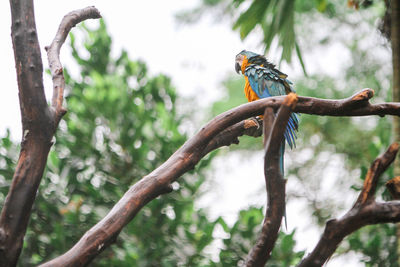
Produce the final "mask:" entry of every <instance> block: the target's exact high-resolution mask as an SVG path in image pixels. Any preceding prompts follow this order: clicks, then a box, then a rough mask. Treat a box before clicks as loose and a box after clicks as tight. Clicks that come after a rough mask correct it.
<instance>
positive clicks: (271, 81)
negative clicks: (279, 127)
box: [235, 50, 299, 176]
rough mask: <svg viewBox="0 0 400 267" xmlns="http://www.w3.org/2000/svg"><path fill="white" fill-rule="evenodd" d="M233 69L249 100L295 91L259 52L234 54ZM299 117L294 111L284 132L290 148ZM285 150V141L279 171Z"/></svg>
mask: <svg viewBox="0 0 400 267" xmlns="http://www.w3.org/2000/svg"><path fill="white" fill-rule="evenodd" d="M235 70H236V72H237V73H238V74H239V72H241V73H242V74H243V76H244V79H245V86H244V93H245V95H246V97H247V99H248V101H249V102H251V101H255V100H258V99H260V98H267V97H271V96H279V95H286V94H288V93H290V92H295V91H294V89H293V87H292V84H293V83H292V82H291V81H289V80H288V79H287V75H286V74H285V73H283V72H281V71H279V70H278V69H276V68H275V65H274V64H272V63H270V62H268V60H267V59H266V58H265V57H264V56H262V55H259V54H256V53H253V52H250V51H246V50H243V51H242V52H240V53H239V54H237V55H236V58H235ZM298 124H299V119H298V116H297V114H296V113H292V114H291V115H290V117H289V121H288V124H287V127H286V130H285V133H284V137H285V139H286V142H287V143H288V144H289V146H290V148H293V147H295V146H296V143H295V139H296V138H297V136H296V131H297V129H298ZM284 152H285V141H283V142H282V145H281V155H280V164H279V167H280V171H281V174H282V176H283V175H284V173H283V154H284Z"/></svg>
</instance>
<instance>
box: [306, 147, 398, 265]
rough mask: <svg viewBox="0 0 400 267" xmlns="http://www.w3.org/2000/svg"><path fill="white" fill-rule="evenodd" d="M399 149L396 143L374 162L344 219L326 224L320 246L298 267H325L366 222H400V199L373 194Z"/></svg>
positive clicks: (333, 220)
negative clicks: (377, 198)
mask: <svg viewBox="0 0 400 267" xmlns="http://www.w3.org/2000/svg"><path fill="white" fill-rule="evenodd" d="M398 150H399V145H398V144H397V143H393V144H392V145H391V146H390V147H389V148H388V150H387V151H386V152H385V153H384V154H383V155H382V156H381V157H379V158H377V159H376V160H375V161H374V162H373V163H372V165H371V167H370V168H369V170H368V173H367V176H366V178H365V182H364V186H363V189H362V191H361V192H360V194H359V197H358V199H357V201H356V203H355V204H354V206H353V207H352V208H351V209H350V210H349V211H348V212H347V213H346V214H345V215H344V216H343V217H342V218H340V219H332V220H329V221H328V222H327V223H326V226H325V230H324V233H323V234H322V237H321V239H320V240H319V242H318V244H317V246H316V247H315V248H314V250H313V251H312V252H311V253H310V254H308V255H307V256H306V257H305V258H304V259H303V260H302V261H301V263H300V264H299V265H298V266H299V267H306V266H307V267H313V266H315V267H317V266H322V265H323V264H324V263H325V262H326V261H327V260H328V259H329V257H330V256H331V255H332V254H333V253H334V252H335V250H336V249H337V247H338V246H339V244H340V242H342V240H343V239H344V238H345V237H346V236H347V235H349V234H351V233H352V232H354V231H356V230H358V229H360V228H361V227H363V226H365V225H368V224H377V223H387V222H399V221H400V201H389V202H384V203H377V202H375V199H374V197H373V194H374V193H375V189H376V184H377V181H378V179H379V177H380V175H381V174H382V173H383V172H384V171H385V170H386V169H387V168H388V167H389V165H390V164H391V163H392V162H393V160H394V159H395V157H396V154H397V152H398Z"/></svg>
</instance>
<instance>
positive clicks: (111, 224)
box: [42, 89, 400, 266]
mask: <svg viewBox="0 0 400 267" xmlns="http://www.w3.org/2000/svg"><path fill="white" fill-rule="evenodd" d="M371 92H373V90H371V89H366V90H363V91H362V92H360V93H358V94H356V95H354V96H352V97H350V98H348V99H343V100H325V99H317V98H310V97H298V103H297V106H296V107H295V108H294V110H293V111H295V112H302V113H307V114H317V115H330V116H366V115H397V116H400V103H384V104H378V105H371V104H369V103H368V99H369V98H370V97H372V96H371ZM365 95H366V96H367V97H365ZM372 95H373V94H372ZM283 100H284V97H283V96H279V97H270V98H266V99H261V100H258V101H254V102H250V103H246V104H243V105H241V106H239V107H236V108H234V109H231V110H229V111H226V112H224V113H222V114H220V115H218V116H216V117H215V118H214V119H213V120H211V121H210V122H209V123H207V124H206V125H205V126H204V127H202V128H201V130H200V131H199V132H198V133H197V134H196V135H195V136H193V137H192V138H190V139H189V140H188V141H186V143H185V144H183V146H182V147H180V148H179V149H178V150H177V151H176V152H175V153H174V154H173V155H172V156H171V157H170V158H169V159H168V160H167V161H166V162H164V163H163V164H162V165H161V166H159V167H158V168H157V169H155V170H154V171H152V172H151V173H150V174H148V175H146V176H145V177H143V178H142V179H141V180H140V181H138V182H137V183H136V184H134V185H133V186H132V187H131V188H130V189H129V190H128V191H127V192H126V193H125V194H124V196H123V197H122V198H121V199H120V200H119V201H118V203H116V205H115V206H114V207H113V208H112V209H111V211H110V212H109V213H108V214H107V216H106V217H105V218H103V219H102V220H100V221H99V222H98V223H97V224H96V225H95V226H93V227H92V228H91V229H90V230H88V231H87V232H86V233H85V234H84V235H83V236H82V238H81V239H80V240H79V241H78V242H77V243H76V244H75V245H74V246H73V247H72V248H71V249H70V250H68V251H67V252H66V253H64V254H63V255H61V256H59V257H57V258H55V259H53V260H51V261H49V262H47V263H44V264H43V265H42V266H83V265H86V264H88V263H89V262H90V261H91V260H92V259H93V258H94V257H95V256H96V255H98V254H100V253H101V252H102V251H103V250H104V249H105V248H107V247H108V246H109V245H111V244H112V243H113V242H114V241H115V239H116V238H117V236H118V234H119V232H120V231H121V230H122V228H123V227H124V226H125V225H126V224H128V223H129V222H130V221H131V220H132V219H133V218H134V217H135V216H136V214H137V213H138V212H139V210H140V209H141V208H142V207H143V206H144V205H146V204H147V203H148V202H150V201H151V200H153V199H154V198H156V197H158V196H159V195H161V194H163V193H165V192H169V191H170V185H171V183H172V182H174V181H175V180H177V179H178V178H179V177H180V176H181V175H183V174H184V173H186V172H187V171H189V170H191V169H193V168H194V166H195V165H196V164H197V163H198V162H199V161H200V160H201V158H202V157H204V156H205V155H206V153H205V152H207V153H208V152H210V151H211V150H212V149H216V148H218V147H220V146H222V145H229V144H231V143H232V142H227V143H223V142H217V139H218V137H217V136H218V134H220V133H221V132H223V131H224V130H225V129H227V128H228V127H231V126H232V125H234V124H237V123H239V122H241V121H242V120H244V119H247V118H249V117H253V116H257V115H261V114H262V113H263V112H264V110H265V109H266V108H267V107H271V108H273V109H275V110H277V109H278V108H279V107H280V105H281V104H282V102H283ZM352 108H354V109H352ZM239 132H241V131H239ZM231 138H233V137H232V136H231ZM233 139H234V138H233ZM233 139H232V140H233ZM213 142H214V144H212V145H211V143H213ZM209 144H210V145H209ZM104 229H107V231H104Z"/></svg>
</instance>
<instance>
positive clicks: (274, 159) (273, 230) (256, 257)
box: [245, 94, 297, 267]
mask: <svg viewBox="0 0 400 267" xmlns="http://www.w3.org/2000/svg"><path fill="white" fill-rule="evenodd" d="M296 103H297V96H296V95H295V94H289V95H288V96H287V97H286V98H285V101H284V102H283V104H282V106H281V108H280V109H279V112H278V114H277V116H276V118H275V115H274V111H273V109H272V108H266V109H265V113H264V138H265V140H266V141H265V156H264V177H265V185H266V190H267V196H268V200H267V210H266V213H265V220H264V223H263V226H262V229H261V233H260V235H259V237H258V239H257V241H256V244H255V245H254V246H253V248H252V249H251V251H250V252H249V254H248V255H247V258H246V262H245V266H249V267H250V266H264V265H265V263H266V262H267V261H268V259H269V258H270V256H271V252H272V249H273V248H274V246H275V242H276V240H277V238H278V233H279V228H280V226H281V222H282V217H283V215H284V213H285V185H286V181H285V179H284V178H283V176H282V175H283V174H282V173H281V171H280V167H279V164H280V154H281V151H280V147H281V145H282V142H283V141H284V138H283V133H284V132H285V129H286V126H287V122H288V120H289V117H290V114H291V110H292V108H294V107H295V106H296Z"/></svg>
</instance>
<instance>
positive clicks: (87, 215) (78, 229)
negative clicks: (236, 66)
mask: <svg viewBox="0 0 400 267" xmlns="http://www.w3.org/2000/svg"><path fill="white" fill-rule="evenodd" d="M75 32H76V33H77V34H76V35H73V34H71V35H70V38H71V47H72V54H73V56H74V59H75V61H76V63H77V65H78V67H79V74H80V75H79V76H78V77H74V78H73V77H71V76H70V74H69V72H68V70H67V69H65V70H64V74H65V77H66V83H67V88H66V90H67V91H66V102H67V107H68V113H67V114H66V116H65V117H64V118H63V120H62V121H61V123H60V126H59V130H58V131H57V136H56V142H55V145H54V147H53V148H52V150H51V152H50V154H49V158H48V163H47V168H46V170H45V173H44V177H43V179H42V182H41V185H40V189H39V192H38V195H37V198H36V201H35V204H34V207H33V210H32V216H31V220H30V224H29V228H28V230H27V233H26V236H25V242H24V247H23V251H22V254H21V257H20V261H19V264H18V265H19V266H24V267H25V266H35V265H37V264H39V263H41V262H44V261H47V260H50V259H51V258H54V257H56V256H58V255H60V254H61V253H63V252H65V251H66V250H68V249H69V248H70V247H72V245H73V244H74V243H75V242H77V241H78V240H79V238H80V237H81V236H82V235H83V234H84V233H85V232H86V231H87V230H88V229H89V228H90V227H92V226H93V225H94V224H95V223H96V222H98V221H99V220H100V219H102V218H103V217H104V216H105V215H106V214H107V212H108V211H109V210H110V209H111V208H112V207H113V205H114V204H115V203H116V202H117V201H118V200H119V199H120V198H121V197H122V195H123V194H124V192H125V191H127V190H128V188H129V187H130V186H131V185H132V184H134V183H135V182H136V181H138V180H139V179H140V178H141V177H142V176H144V175H146V174H147V173H149V172H151V171H152V170H153V169H155V168H156V167H157V166H159V165H160V164H161V163H163V162H164V161H165V160H166V159H167V158H168V157H169V156H170V155H171V154H172V153H173V152H174V151H175V150H176V149H177V148H178V147H179V146H181V145H182V144H183V142H184V141H185V140H186V139H187V136H186V135H185V134H183V133H181V132H180V131H179V130H178V128H179V126H180V123H181V121H182V119H183V117H182V116H181V115H178V112H177V110H176V105H175V102H176V100H177V97H178V96H177V94H176V92H175V89H174V87H173V86H172V84H171V81H170V79H169V78H168V77H166V76H165V75H162V74H159V75H155V76H149V75H148V74H147V72H148V71H147V66H146V64H145V63H144V62H141V61H132V60H131V59H130V58H129V56H128V54H127V52H126V51H122V52H121V53H120V55H119V56H118V57H117V58H115V59H114V58H112V57H111V56H110V54H111V45H112V40H111V38H110V36H109V35H108V33H107V30H106V26H105V24H104V21H102V20H101V21H100V25H99V27H98V28H96V29H94V30H92V29H88V28H87V27H86V26H84V25H83V26H80V27H78V29H77V30H75ZM79 37H80V38H82V39H83V40H82V41H83V43H84V45H83V48H82V47H80V48H79V49H78V45H77V43H78V41H77V39H78V38H79ZM79 42H81V41H79ZM18 149H19V147H18V146H17V145H16V144H14V143H13V142H12V141H11V140H10V133H9V132H7V134H6V136H4V137H3V138H1V139H0V203H1V205H2V204H3V202H4V199H5V196H6V194H7V191H8V188H9V185H10V182H11V179H12V175H13V171H14V167H15V164H16V161H17V155H18ZM211 159H212V156H209V157H206V158H205V159H203V160H202V161H201V162H200V164H198V166H197V167H196V169H195V170H194V171H192V172H191V173H189V174H186V175H185V177H184V179H180V180H179V183H177V182H176V183H174V184H173V186H174V189H175V190H174V192H172V193H170V194H168V195H163V196H161V197H159V198H157V199H155V200H153V201H152V202H150V203H149V204H148V205H146V206H145V207H143V208H142V210H141V211H140V212H139V213H138V214H137V216H136V217H135V219H134V220H133V221H132V222H131V223H130V224H128V225H127V226H126V227H125V228H124V229H123V231H122V232H121V233H120V235H119V237H118V238H117V240H116V242H115V244H114V245H112V246H111V247H110V248H108V249H106V250H105V251H104V252H103V253H102V254H101V255H100V256H98V257H97V258H96V259H95V260H94V261H93V263H92V264H91V266H231V265H230V263H234V262H235V263H237V262H239V261H241V260H243V257H245V256H246V253H247V252H248V250H249V249H250V247H251V244H252V243H251V241H253V240H254V238H255V235H254V234H255V233H256V232H258V231H259V228H260V224H261V222H262V220H263V214H262V211H261V209H249V210H246V211H242V212H241V213H240V220H239V221H238V222H237V223H236V224H235V225H234V226H232V227H230V226H228V225H227V224H226V223H225V221H224V220H223V219H222V218H217V219H216V220H215V221H210V220H209V219H208V218H207V216H206V212H205V211H204V210H201V209H198V208H196V207H195V205H194V202H195V200H196V198H198V197H199V196H200V195H201V186H202V184H203V182H204V181H205V176H204V173H203V172H204V169H205V168H206V167H207V166H208V164H209V162H210V160H211ZM218 229H219V230H218ZM218 233H224V235H225V236H226V235H228V236H229V238H227V239H223V243H224V246H223V247H222V248H218V247H217V245H216V244H215V243H213V240H214V238H215V235H216V234H218ZM279 240H280V241H279V243H278V244H279V245H278V248H277V249H276V252H274V255H276V256H273V258H276V262H279V261H280V260H281V259H283V258H285V261H286V262H288V264H289V261H291V262H292V260H295V259H297V258H298V257H299V255H301V254H298V253H293V252H292V249H293V246H294V244H295V241H294V240H293V233H291V234H289V235H284V234H281V236H280V239H279ZM243 242H245V243H246V246H245V247H243V249H242V250H240V251H237V249H236V248H237V247H240V246H242V245H243ZM218 251H220V253H218ZM238 253H239V254H238ZM276 266H278V265H276ZM287 266H289V265H287Z"/></svg>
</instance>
